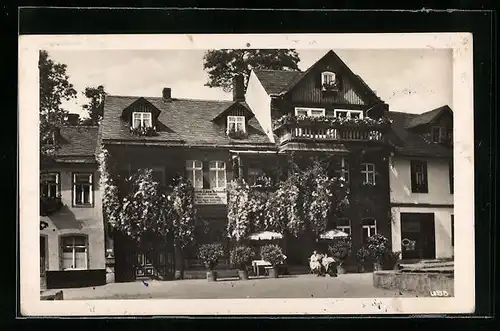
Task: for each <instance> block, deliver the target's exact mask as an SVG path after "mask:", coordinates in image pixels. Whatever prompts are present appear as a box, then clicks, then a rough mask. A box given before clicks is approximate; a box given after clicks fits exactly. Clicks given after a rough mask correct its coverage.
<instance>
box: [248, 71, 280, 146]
mask: <svg viewBox="0 0 500 331" xmlns="http://www.w3.org/2000/svg"><path fill="white" fill-rule="evenodd" d="M245 101H246V103H247V104H248V106H249V107H250V109H251V110H252V112H253V113H254V114H255V118H257V120H258V121H259V123H260V125H261V126H262V129H263V130H264V132H265V133H266V134H267V136H268V137H269V139H270V140H271V142H274V136H273V129H272V121H271V97H270V96H269V95H268V94H267V92H266V90H265V89H264V87H263V86H262V84H261V83H260V81H259V79H258V78H257V76H256V75H255V74H254V72H253V71H252V72H251V73H250V78H249V80H248V85H247V91H246V94H245Z"/></svg>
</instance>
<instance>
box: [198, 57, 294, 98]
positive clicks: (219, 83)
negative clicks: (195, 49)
mask: <svg viewBox="0 0 500 331" xmlns="http://www.w3.org/2000/svg"><path fill="white" fill-rule="evenodd" d="M299 62H300V59H299V55H298V54H297V52H296V51H295V50H294V49H219V50H209V51H207V52H206V53H205V55H204V57H203V69H204V70H206V71H207V72H208V82H207V83H206V84H205V86H208V87H221V88H222V89H223V90H224V91H225V92H229V91H231V90H232V78H233V77H234V75H236V74H242V75H243V77H244V82H245V87H246V83H247V82H248V78H249V76H250V72H251V71H252V69H271V70H290V71H297V70H299V67H298V63H299Z"/></svg>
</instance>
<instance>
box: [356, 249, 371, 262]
mask: <svg viewBox="0 0 500 331" xmlns="http://www.w3.org/2000/svg"><path fill="white" fill-rule="evenodd" d="M368 257H370V251H369V250H368V249H366V247H360V248H359V249H358V251H357V252H356V260H357V261H358V262H359V263H363V262H365V260H366V259H367V258H368Z"/></svg>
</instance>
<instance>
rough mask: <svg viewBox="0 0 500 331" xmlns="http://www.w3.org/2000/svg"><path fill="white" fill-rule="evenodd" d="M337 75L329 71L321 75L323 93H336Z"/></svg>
mask: <svg viewBox="0 0 500 331" xmlns="http://www.w3.org/2000/svg"><path fill="white" fill-rule="evenodd" d="M338 85H339V84H338V79H337V74H336V73H334V72H331V71H324V72H322V73H321V88H322V90H323V91H336V90H338V88H339V86H338Z"/></svg>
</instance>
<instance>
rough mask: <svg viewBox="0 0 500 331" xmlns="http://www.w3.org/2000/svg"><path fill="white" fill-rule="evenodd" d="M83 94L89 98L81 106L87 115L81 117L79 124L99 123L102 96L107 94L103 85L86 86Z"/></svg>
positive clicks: (102, 102)
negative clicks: (86, 116)
mask: <svg viewBox="0 0 500 331" xmlns="http://www.w3.org/2000/svg"><path fill="white" fill-rule="evenodd" d="M83 94H84V95H85V96H86V97H87V98H88V99H89V102H88V103H87V104H85V105H83V106H82V108H83V109H84V110H85V111H87V114H88V116H89V117H88V118H85V119H83V120H82V122H81V124H82V125H99V123H100V121H101V119H102V114H103V106H104V98H105V97H106V95H107V93H106V91H105V90H104V86H102V85H99V86H97V87H86V88H85V91H83Z"/></svg>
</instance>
